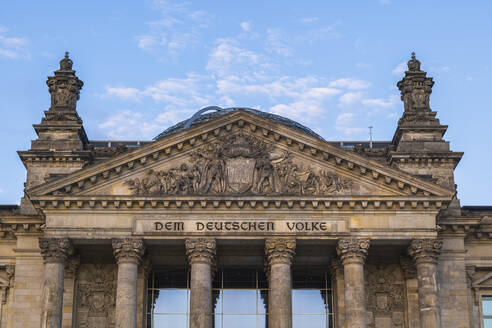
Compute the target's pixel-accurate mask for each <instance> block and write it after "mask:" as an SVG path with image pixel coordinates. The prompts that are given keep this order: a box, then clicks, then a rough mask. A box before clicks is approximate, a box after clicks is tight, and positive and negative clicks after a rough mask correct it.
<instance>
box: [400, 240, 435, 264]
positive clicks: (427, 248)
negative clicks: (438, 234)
mask: <svg viewBox="0 0 492 328" xmlns="http://www.w3.org/2000/svg"><path fill="white" fill-rule="evenodd" d="M441 248H442V240H441V239H414V240H412V242H411V243H410V246H409V247H408V255H410V256H411V257H412V258H413V260H414V261H415V263H417V264H419V263H423V262H428V263H437V258H438V257H439V253H440V252H441Z"/></svg>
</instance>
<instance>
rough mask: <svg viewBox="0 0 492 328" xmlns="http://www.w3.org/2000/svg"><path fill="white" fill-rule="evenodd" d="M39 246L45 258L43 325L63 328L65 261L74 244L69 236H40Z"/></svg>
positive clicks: (43, 326)
mask: <svg viewBox="0 0 492 328" xmlns="http://www.w3.org/2000/svg"><path fill="white" fill-rule="evenodd" d="M39 247H40V248H41V255H42V256H43V260H44V282H43V294H42V312H41V327H42V328H61V325H62V309H63V283H64V272H65V262H66V261H67V259H68V257H69V256H71V255H72V254H73V246H72V243H71V241H70V240H69V239H68V238H40V239H39Z"/></svg>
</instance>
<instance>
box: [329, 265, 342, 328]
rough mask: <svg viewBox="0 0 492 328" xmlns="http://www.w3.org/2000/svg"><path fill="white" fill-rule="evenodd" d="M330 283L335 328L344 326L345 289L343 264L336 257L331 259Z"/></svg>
mask: <svg viewBox="0 0 492 328" xmlns="http://www.w3.org/2000/svg"><path fill="white" fill-rule="evenodd" d="M330 269H331V270H330V271H331V285H332V287H333V313H334V322H335V327H336V328H343V327H345V291H344V289H345V288H344V279H343V265H342V263H340V261H339V260H338V259H333V260H332V261H331V267H330Z"/></svg>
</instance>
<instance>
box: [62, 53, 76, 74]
mask: <svg viewBox="0 0 492 328" xmlns="http://www.w3.org/2000/svg"><path fill="white" fill-rule="evenodd" d="M72 65H73V62H72V60H71V59H70V58H69V57H68V51H65V57H64V58H63V59H62V60H60V71H71V70H72Z"/></svg>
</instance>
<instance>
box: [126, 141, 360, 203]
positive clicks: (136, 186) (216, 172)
mask: <svg viewBox="0 0 492 328" xmlns="http://www.w3.org/2000/svg"><path fill="white" fill-rule="evenodd" d="M125 183H126V184H127V185H128V186H129V188H130V189H131V190H132V192H133V194H134V195H141V196H149V195H206V194H213V195H221V194H227V195H230V194H246V195H251V194H252V195H259V194H260V195H262V194H269V195H271V194H282V195H289V194H292V195H299V194H300V195H338V194H349V193H350V191H351V188H352V180H350V179H347V178H342V177H340V176H338V175H336V174H334V173H332V172H325V171H323V170H320V171H319V172H318V173H315V172H314V171H313V170H312V169H310V168H308V169H304V168H302V167H301V166H300V165H298V164H296V163H294V162H293V160H292V156H291V154H290V153H288V152H286V151H282V150H275V149H274V146H273V145H272V144H267V143H265V142H263V141H261V140H260V139H258V138H256V137H254V136H249V135H247V134H243V133H239V134H235V135H231V136H227V137H224V138H221V139H220V140H219V141H218V142H215V143H212V144H208V145H205V146H203V147H201V148H200V149H198V150H197V151H195V152H193V153H192V154H191V160H190V161H189V162H187V163H182V164H181V165H180V166H179V167H175V168H171V169H169V170H160V171H155V170H149V171H147V173H146V175H145V176H144V177H142V178H135V179H129V180H127V181H126V182H125Z"/></svg>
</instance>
